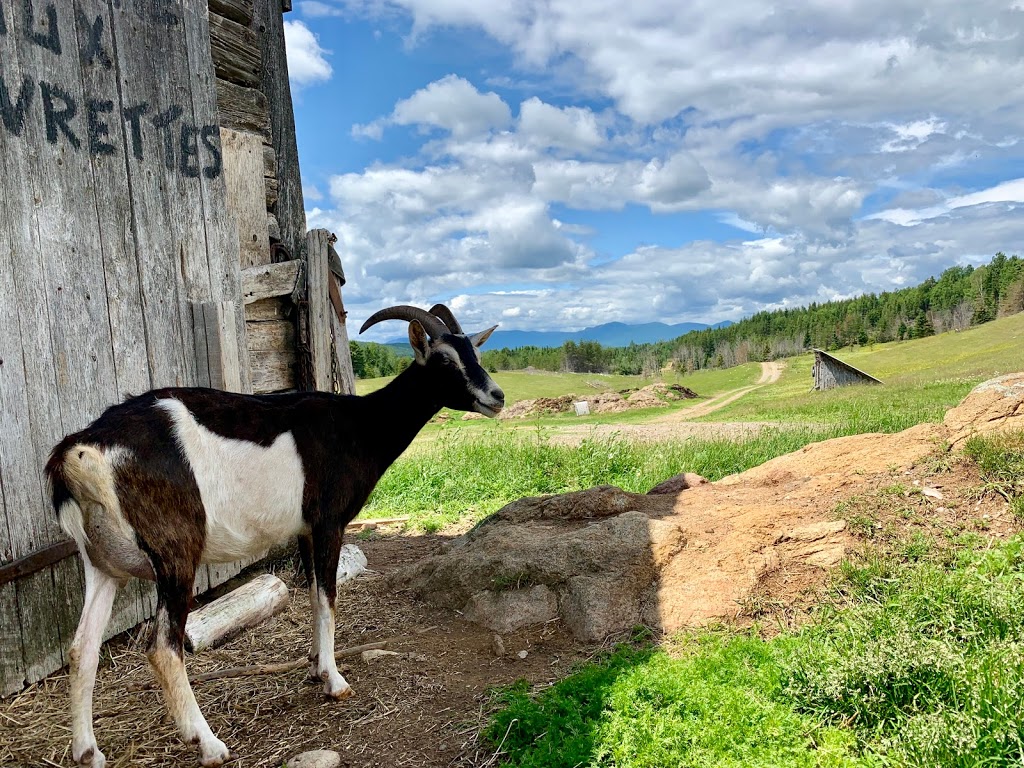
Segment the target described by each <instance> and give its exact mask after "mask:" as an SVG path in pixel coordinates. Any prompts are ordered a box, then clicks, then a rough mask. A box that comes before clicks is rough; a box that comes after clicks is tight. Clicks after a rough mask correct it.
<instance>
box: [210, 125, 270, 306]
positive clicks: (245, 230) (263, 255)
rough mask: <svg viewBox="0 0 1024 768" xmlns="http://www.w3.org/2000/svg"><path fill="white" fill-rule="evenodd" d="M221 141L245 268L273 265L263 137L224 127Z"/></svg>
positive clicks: (226, 176) (228, 202) (242, 266)
mask: <svg viewBox="0 0 1024 768" xmlns="http://www.w3.org/2000/svg"><path fill="white" fill-rule="evenodd" d="M220 144H221V148H222V150H223V152H224V185H225V187H226V189H227V207H228V210H229V211H230V212H231V213H232V214H233V215H234V218H235V222H236V224H237V232H238V234H237V237H238V251H239V258H240V260H241V268H242V269H247V268H249V267H255V266H258V265H261V264H269V263H270V239H269V234H268V230H267V206H266V197H265V194H264V188H263V140H262V139H261V138H260V137H259V136H257V135H256V134H254V133H243V132H242V131H233V130H231V129H230V128H221V131H220ZM243 290H244V288H243Z"/></svg>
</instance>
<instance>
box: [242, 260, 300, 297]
mask: <svg viewBox="0 0 1024 768" xmlns="http://www.w3.org/2000/svg"><path fill="white" fill-rule="evenodd" d="M301 272H302V262H301V261H299V260H298V259H292V260H291V261H282V262H280V263H278V264H261V265H260V266H257V267H249V268H248V269H243V270H242V301H244V302H245V303H246V304H252V303H253V302H256V301H260V300H261V299H271V298H274V297H275V296H288V295H290V294H291V293H292V291H293V290H295V286H296V284H297V283H298V281H299V277H300V275H301Z"/></svg>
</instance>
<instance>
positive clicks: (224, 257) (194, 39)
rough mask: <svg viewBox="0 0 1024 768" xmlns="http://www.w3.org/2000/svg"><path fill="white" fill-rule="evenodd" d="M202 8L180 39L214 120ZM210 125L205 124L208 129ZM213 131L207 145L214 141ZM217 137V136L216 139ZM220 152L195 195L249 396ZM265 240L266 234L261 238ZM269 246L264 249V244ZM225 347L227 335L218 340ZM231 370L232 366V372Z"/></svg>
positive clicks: (215, 295)
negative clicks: (215, 169)
mask: <svg viewBox="0 0 1024 768" xmlns="http://www.w3.org/2000/svg"><path fill="white" fill-rule="evenodd" d="M205 9H206V4H205V3H204V2H202V0H200V2H198V3H197V5H196V6H195V13H189V14H186V16H185V41H186V44H187V53H188V66H189V74H190V82H191V94H192V105H193V108H194V110H195V113H196V115H197V116H199V115H208V116H209V119H210V120H211V121H214V122H215V121H216V120H217V118H218V115H219V112H218V109H217V96H216V88H215V83H216V76H215V75H214V72H213V62H212V60H211V58H210V47H209V41H210V28H209V25H208V23H207V16H208V15H207V13H205ZM214 122H211V123H210V124H209V126H208V127H209V128H210V129H211V131H212V130H213V127H214ZM219 135H220V131H219V130H217V131H215V134H214V136H211V141H212V142H215V141H216V140H217V139H219ZM215 137H216V138H215ZM220 150H221V161H222V162H221V165H222V168H221V170H222V173H220V174H210V175H207V174H203V179H202V183H201V185H200V196H201V197H202V200H203V216H204V221H205V222H206V242H207V259H208V260H209V265H210V281H211V298H212V299H213V300H215V301H230V302H233V304H232V308H233V310H234V322H233V324H230V325H229V326H227V327H229V328H230V329H231V331H232V332H233V334H234V338H233V340H231V346H232V350H231V353H230V358H231V359H233V360H237V361H239V362H240V365H239V367H238V369H237V371H238V375H239V381H240V384H239V385H238V386H237V387H235V385H234V384H232V385H231V386H232V387H233V388H234V390H235V391H239V392H251V391H252V384H251V382H250V377H249V366H248V365H247V364H246V347H247V344H246V340H245V307H244V305H243V304H242V301H241V299H240V293H241V290H242V287H241V286H242V277H241V265H240V263H239V254H238V250H237V248H238V240H237V234H238V229H237V227H236V226H235V222H234V221H233V220H232V219H233V217H232V215H231V212H230V210H229V209H228V207H227V190H226V186H225V178H224V174H223V147H221V148H220ZM264 236H265V234H264ZM268 247H269V246H268ZM222 338H223V341H224V343H225V344H228V342H229V340H230V339H231V337H230V336H224V337H222ZM233 371H234V368H233V367H232V372H233Z"/></svg>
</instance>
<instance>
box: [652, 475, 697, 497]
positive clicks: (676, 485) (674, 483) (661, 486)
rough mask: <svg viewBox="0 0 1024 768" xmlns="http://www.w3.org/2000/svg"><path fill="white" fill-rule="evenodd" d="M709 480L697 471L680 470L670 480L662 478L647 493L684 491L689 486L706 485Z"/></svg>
mask: <svg viewBox="0 0 1024 768" xmlns="http://www.w3.org/2000/svg"><path fill="white" fill-rule="evenodd" d="M707 482H708V481H707V479H706V478H703V477H701V476H700V475H698V474H697V473H696V472H680V473H679V474H678V475H673V476H672V477H670V478H669V479H668V480H662V481H661V482H660V483H658V484H657V485H656V486H654V487H653V488H651V490H649V491H648V492H647V495H648V496H654V495H657V494H659V493H682V492H683V491H685V490H687V489H688V488H694V487H696V486H698V485H705V484H707Z"/></svg>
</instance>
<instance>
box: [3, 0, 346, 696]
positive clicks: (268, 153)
mask: <svg viewBox="0 0 1024 768" xmlns="http://www.w3.org/2000/svg"><path fill="white" fill-rule="evenodd" d="M290 5H291V3H290V2H289V1H288V0H208V2H207V0H175V1H174V2H165V3H154V2H152V0H76V2H75V3H73V4H72V3H64V2H54V1H53V0H0V97H2V98H0V112H2V114H0V118H2V120H0V317H2V318H3V321H2V322H0V511H2V513H3V519H2V522H0V695H7V694H10V693H12V692H14V691H17V690H20V689H21V688H22V687H24V686H25V685H26V684H28V683H31V682H34V681H36V680H39V679H41V678H42V677H44V676H45V675H47V674H49V673H51V672H53V671H55V670H57V669H59V668H60V667H61V666H63V665H64V664H65V663H66V651H67V647H68V645H69V644H70V641H71V638H72V635H73V633H74V630H75V626H76V624H77V620H78V615H79V612H80V610H81V605H82V594H83V583H82V572H81V565H80V562H79V559H78V558H77V556H75V555H76V549H75V545H74V543H73V542H71V541H69V540H68V539H67V537H66V536H65V535H64V534H63V532H62V531H61V530H60V528H59V526H58V524H57V520H56V516H55V514H54V512H53V508H52V506H51V504H50V502H49V499H48V489H47V488H46V483H45V480H44V478H43V474H42V468H43V465H44V463H45V461H46V458H47V454H48V452H49V450H50V448H51V447H52V446H53V445H54V444H55V443H56V442H57V441H59V440H60V439H61V438H62V437H63V436H64V435H65V434H68V433H70V432H74V431H76V430H78V429H81V428H82V427H84V426H85V425H86V424H88V423H89V422H90V421H92V420H93V419H94V418H96V417H97V416H98V415H99V414H100V413H101V412H102V411H103V410H104V409H105V408H106V407H108V406H110V405H112V404H114V403H116V402H119V401H121V400H122V399H124V398H125V397H126V396H127V395H129V394H139V393H141V392H144V391H146V390H148V389H151V388H154V387H162V386H212V387H216V388H220V389H226V390H232V391H240V392H257V393H262V392H277V391H287V390H293V389H314V388H315V389H321V390H328V391H337V392H352V391H353V376H352V366H351V361H350V360H349V352H348V337H347V332H346V330H345V323H344V318H345V312H344V307H343V304H342V300H341V287H342V285H344V273H343V271H342V267H341V261H340V259H339V258H338V255H337V253H336V252H335V251H334V247H333V242H334V239H333V236H332V235H331V234H330V233H329V232H327V231H326V230H314V231H312V232H308V233H307V231H306V220H305V214H304V212H303V201H302V184H301V178H300V175H299V165H298V151H297V148H296V141H295V125H294V119H293V115H292V103H291V93H290V90H289V86H288V69H287V61H286V55H285V44H284V21H283V14H284V13H285V12H286V11H288V10H290ZM242 565H243V564H242V563H235V564H232V565H229V566H209V567H206V566H204V567H203V568H202V570H201V572H200V574H199V575H198V577H197V583H196V591H197V592H202V591H205V590H206V589H208V588H209V587H211V586H214V585H217V584H219V583H221V582H223V581H225V580H227V579H228V578H230V577H231V576H233V575H234V574H235V573H237V572H238V570H239V569H240V568H241V567H242ZM154 605H155V593H154V589H153V586H152V585H151V584H141V583H138V582H134V583H132V584H131V585H130V586H129V587H128V588H127V589H123V590H121V591H120V593H119V595H118V599H117V602H116V603H115V607H114V614H113V617H112V619H111V622H110V624H109V625H108V627H107V633H108V636H110V635H113V634H116V633H118V632H121V631H124V630H125V629H127V628H129V627H132V626H134V625H136V624H138V623H139V622H141V621H143V620H145V619H146V618H148V617H149V616H150V615H151V614H152V611H153V608H154Z"/></svg>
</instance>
